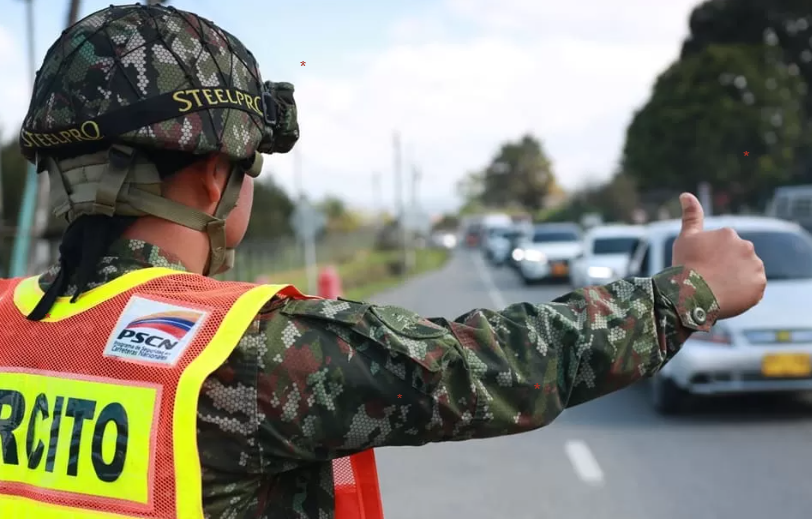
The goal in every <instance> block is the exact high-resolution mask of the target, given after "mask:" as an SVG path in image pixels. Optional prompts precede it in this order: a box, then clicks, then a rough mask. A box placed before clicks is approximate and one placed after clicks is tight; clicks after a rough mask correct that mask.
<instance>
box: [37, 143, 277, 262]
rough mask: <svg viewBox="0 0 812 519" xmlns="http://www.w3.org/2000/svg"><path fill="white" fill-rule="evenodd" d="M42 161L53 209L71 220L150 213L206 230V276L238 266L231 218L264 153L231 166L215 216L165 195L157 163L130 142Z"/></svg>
mask: <svg viewBox="0 0 812 519" xmlns="http://www.w3.org/2000/svg"><path fill="white" fill-rule="evenodd" d="M37 166H38V169H39V170H40V171H42V170H43V169H47V170H48V173H49V175H50V177H51V182H50V184H51V199H52V200H54V204H55V209H54V214H55V215H56V216H61V215H67V218H68V221H69V222H70V221H73V220H74V219H76V218H78V217H79V216H81V215H85V214H105V215H107V216H112V215H114V214H116V215H121V216H145V215H151V216H156V217H158V218H162V219H164V220H169V221H170V222H174V223H177V224H178V225H182V226H184V227H187V228H189V229H194V230H196V231H200V232H204V233H206V235H207V236H208V239H209V258H208V261H207V262H206V266H205V269H204V271H203V275H205V276H213V275H215V274H218V273H222V272H225V271H227V270H228V269H230V268H232V267H233V265H234V258H235V251H234V249H230V248H228V247H227V246H226V218H227V217H228V215H229V214H230V213H231V211H232V210H233V209H234V207H236V205H237V199H238V198H239V196H240V190H241V189H242V184H243V180H244V179H245V175H246V174H247V175H250V176H252V177H256V176H258V175H259V172H260V171H261V169H262V156H261V155H260V154H257V155H256V157H255V159H254V163H253V165H252V166H251V167H250V168H248V169H246V168H245V167H244V165H239V164H235V165H233V166H232V168H231V170H230V171H229V173H228V178H227V180H226V185H225V188H224V189H223V194H222V196H221V197H220V201H219V202H218V204H217V208H216V209H215V211H214V214H213V215H210V214H207V213H204V212H203V211H199V210H197V209H192V208H191V207H187V206H185V205H182V204H178V203H177V202H173V201H171V200H168V199H166V198H163V197H162V196H161V181H162V180H161V178H160V175H159V174H158V170H157V168H156V167H155V165H154V164H152V163H151V162H149V161H147V160H144V159H143V158H142V157H140V156H139V155H138V153H137V152H136V151H135V150H133V149H132V148H129V147H126V146H121V145H114V146H113V147H111V148H110V150H109V151H108V152H102V153H98V154H94V155H85V156H82V157H76V158H74V159H68V160H64V161H60V162H59V163H57V162H56V161H55V160H53V159H51V158H49V157H43V158H42V159H41V160H40V161H38V164H37Z"/></svg>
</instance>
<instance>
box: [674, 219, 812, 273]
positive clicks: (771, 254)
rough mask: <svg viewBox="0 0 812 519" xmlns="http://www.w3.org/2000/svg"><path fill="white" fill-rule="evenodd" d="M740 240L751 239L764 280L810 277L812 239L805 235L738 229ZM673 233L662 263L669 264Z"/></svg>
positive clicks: (811, 270) (811, 268) (811, 271)
mask: <svg viewBox="0 0 812 519" xmlns="http://www.w3.org/2000/svg"><path fill="white" fill-rule="evenodd" d="M738 234H739V236H741V237H742V239H745V240H749V241H751V242H753V245H754V246H755V249H756V254H758V256H759V257H760V258H761V260H762V261H763V262H764V270H765V272H766V274H767V279H768V280H769V279H774V280H776V279H809V278H812V240H810V238H809V237H808V236H805V235H803V234H799V233H794V232H783V231H740V232H739V233H738ZM675 239H676V236H672V237H671V238H670V239H669V240H667V241H666V242H665V251H664V253H665V254H664V257H665V263H664V264H665V265H671V248H672V247H673V245H674V240H675Z"/></svg>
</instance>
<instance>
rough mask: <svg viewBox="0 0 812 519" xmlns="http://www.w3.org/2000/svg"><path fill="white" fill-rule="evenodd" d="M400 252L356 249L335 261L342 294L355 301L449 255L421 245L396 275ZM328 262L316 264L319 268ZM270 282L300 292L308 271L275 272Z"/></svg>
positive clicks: (427, 268)
mask: <svg viewBox="0 0 812 519" xmlns="http://www.w3.org/2000/svg"><path fill="white" fill-rule="evenodd" d="M399 258H400V253H399V252H388V251H387V252H381V251H368V250H363V251H359V252H358V253H357V254H356V255H355V257H354V258H352V259H351V260H349V261H346V262H344V263H341V264H338V265H335V266H336V269H337V270H338V274H339V276H340V278H341V286H342V290H343V292H342V294H341V296H342V297H346V298H347V299H354V300H357V301H360V300H365V299H368V298H369V297H370V296H373V295H375V294H377V293H380V292H383V291H385V290H388V289H390V288H393V287H395V286H397V285H399V284H401V283H402V282H403V281H404V278H408V277H411V276H415V275H418V274H422V273H424V272H429V271H432V270H436V269H439V268H440V267H442V266H443V265H445V262H446V261H447V260H448V258H449V251H447V250H444V249H420V250H417V251H415V264H414V268H413V269H412V271H411V272H409V273H408V275H406V276H401V275H398V273H397V265H398V260H399ZM325 266H327V264H319V265H318V268H319V270H320V269H321V268H322V267H325ZM270 278H271V279H270V281H271V283H290V284H292V285H295V286H296V287H297V288H299V289H300V290H302V291H303V292H305V291H307V271H306V270H305V269H304V268H302V269H295V270H289V271H286V272H275V273H273V274H272V275H271V276H270Z"/></svg>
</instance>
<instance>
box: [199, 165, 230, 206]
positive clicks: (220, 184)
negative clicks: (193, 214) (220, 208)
mask: <svg viewBox="0 0 812 519" xmlns="http://www.w3.org/2000/svg"><path fill="white" fill-rule="evenodd" d="M228 172H229V165H228V162H227V161H225V160H224V159H223V157H222V156H221V155H219V154H216V153H212V154H211V155H209V156H208V157H206V159H205V160H201V161H200V162H199V163H197V172H196V173H197V175H199V182H200V185H201V186H202V188H203V192H204V196H205V201H206V202H207V203H208V204H214V205H217V203H218V202H219V201H220V198H221V197H222V196H223V190H224V189H225V187H226V181H227V180H228Z"/></svg>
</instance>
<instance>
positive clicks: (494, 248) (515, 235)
mask: <svg viewBox="0 0 812 519" xmlns="http://www.w3.org/2000/svg"><path fill="white" fill-rule="evenodd" d="M528 227H529V228H528ZM532 229H533V227H532V225H530V226H527V225H523V224H515V225H513V226H512V227H510V228H501V229H498V230H496V229H494V230H493V232H492V234H490V235H489V236H488V238H487V240H486V241H485V258H486V259H488V260H489V261H490V262H491V264H492V265H494V266H497V267H498V266H502V265H504V264H505V263H507V261H508V260H509V259H510V255H511V253H512V252H513V248H514V247H513V244H514V243H516V242H517V241H519V240H520V239H521V238H522V237H523V236H525V235H527V234H529V233H531V232H532Z"/></svg>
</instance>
